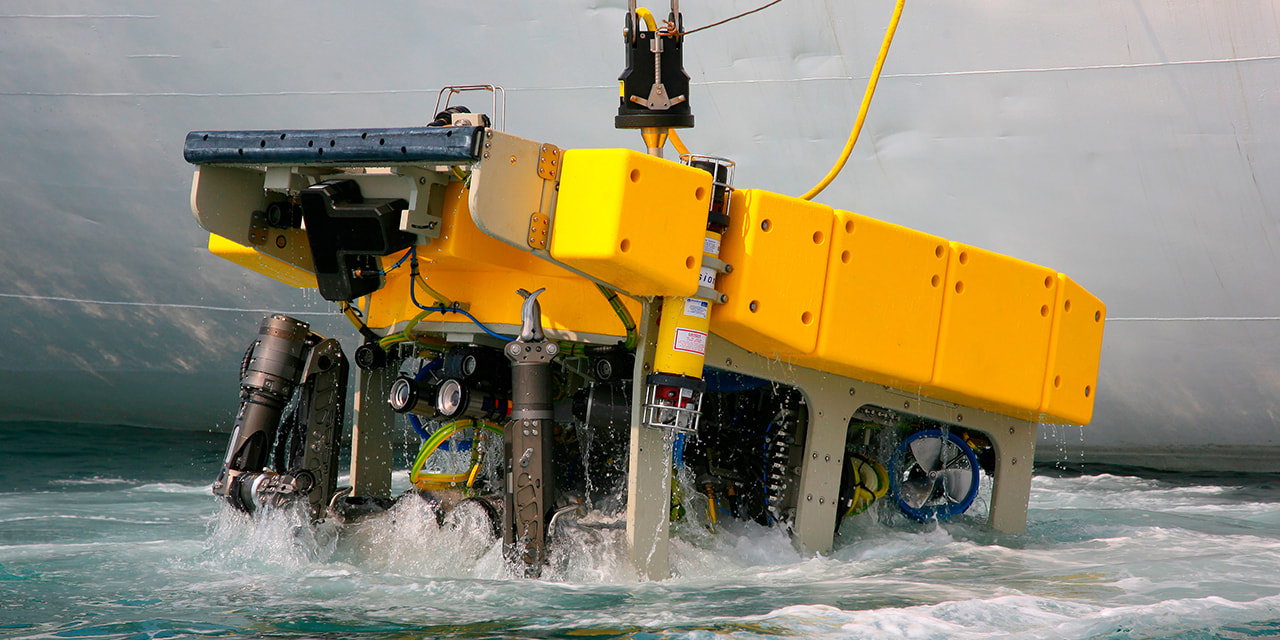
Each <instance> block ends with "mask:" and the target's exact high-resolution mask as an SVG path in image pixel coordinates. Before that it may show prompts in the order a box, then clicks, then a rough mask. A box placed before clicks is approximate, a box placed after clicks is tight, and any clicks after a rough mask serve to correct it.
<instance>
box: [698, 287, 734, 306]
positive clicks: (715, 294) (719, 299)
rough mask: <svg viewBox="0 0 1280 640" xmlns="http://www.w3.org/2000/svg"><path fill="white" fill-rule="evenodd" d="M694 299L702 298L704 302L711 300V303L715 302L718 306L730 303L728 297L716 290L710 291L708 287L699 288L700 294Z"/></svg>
mask: <svg viewBox="0 0 1280 640" xmlns="http://www.w3.org/2000/svg"><path fill="white" fill-rule="evenodd" d="M693 297H695V298H702V299H703V300H710V301H711V302H714V303H716V304H724V303H726V302H728V301H729V296H728V295H726V294H723V293H720V292H719V291H716V290H715V289H709V288H707V287H698V292H697V293H695V294H693Z"/></svg>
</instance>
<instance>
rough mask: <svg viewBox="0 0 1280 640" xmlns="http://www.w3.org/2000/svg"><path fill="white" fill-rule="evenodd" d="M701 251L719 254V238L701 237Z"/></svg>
mask: <svg viewBox="0 0 1280 640" xmlns="http://www.w3.org/2000/svg"><path fill="white" fill-rule="evenodd" d="M702 252H703V253H709V254H711V255H713V256H718V255H720V239H719V238H703V239H702Z"/></svg>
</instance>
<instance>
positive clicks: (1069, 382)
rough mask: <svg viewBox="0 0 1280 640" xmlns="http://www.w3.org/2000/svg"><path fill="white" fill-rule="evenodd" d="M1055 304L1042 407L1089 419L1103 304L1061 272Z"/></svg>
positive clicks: (1050, 414)
mask: <svg viewBox="0 0 1280 640" xmlns="http://www.w3.org/2000/svg"><path fill="white" fill-rule="evenodd" d="M1054 304H1055V308H1056V311H1055V312H1054V315H1053V329H1052V332H1051V333H1052V336H1051V338H1050V342H1049V345H1050V346H1049V367H1048V370H1047V371H1046V374H1045V382H1044V397H1043V400H1042V401H1041V403H1040V411H1041V412H1042V413H1043V414H1044V418H1045V419H1046V420H1050V421H1053V422H1058V423H1068V424H1080V425H1083V424H1088V423H1089V421H1090V420H1091V419H1093V403H1094V398H1095V397H1096V396H1097V393H1096V392H1097V389H1098V365H1099V364H1100V359H1101V357H1102V330H1103V328H1104V327H1105V325H1106V321H1107V307H1106V305H1104V304H1102V301H1101V300H1099V299H1098V298H1096V297H1094V295H1093V294H1092V293H1089V292H1088V291H1087V290H1085V288H1084V287H1082V286H1080V285H1079V284H1076V282H1075V281H1074V280H1072V279H1071V278H1068V277H1067V276H1065V275H1063V274H1061V273H1059V274H1058V294H1057V298H1056V300H1055V301H1054Z"/></svg>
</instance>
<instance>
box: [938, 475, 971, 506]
mask: <svg viewBox="0 0 1280 640" xmlns="http://www.w3.org/2000/svg"><path fill="white" fill-rule="evenodd" d="M938 476H939V477H940V478H942V490H943V491H945V492H946V494H947V499H948V500H950V501H951V502H963V501H964V499H965V498H966V497H968V495H969V490H970V489H972V488H973V470H972V469H945V470H943V471H942V472H941V473H939V474H938Z"/></svg>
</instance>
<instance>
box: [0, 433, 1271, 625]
mask: <svg viewBox="0 0 1280 640" xmlns="http://www.w3.org/2000/svg"><path fill="white" fill-rule="evenodd" d="M225 445H226V436H225V435H224V434H217V433H203V432H194V431H193V432H173V431H162V430H152V429H137V428H122V427H78V426H65V425H27V424H12V423H10V424H0V637H11V638H180V637H206V636H209V637H227V638H238V637H263V636H267V637H275V638H295V637H296V638H317V637H319V638H508V637H516V638H569V637H575V638H576V637H584V636H586V637H602V638H765V637H787V638H809V637H814V638H1177V639H1187V640H1191V639H1200V638H1245V637H1260V636H1269V635H1280V492H1278V491H1277V488H1278V487H1280V476H1277V475H1259V474H1252V475H1250V474H1237V473H1231V472H1230V471H1229V470H1224V471H1223V472H1222V473H1219V474H1212V475H1207V474H1197V475H1185V474H1165V473H1157V472H1150V471H1141V470H1137V469H1128V468H1119V467H1112V468H1105V469H1104V468H1091V467H1084V468H1083V469H1082V470H1081V469H1079V468H1071V469H1060V468H1056V467H1055V466H1053V465H1043V466H1041V467H1037V475H1036V479H1035V481H1034V483H1033V487H1032V497H1031V509H1030V512H1029V526H1028V530H1027V533H1026V534H1025V535H1021V536H1012V535H1004V534H998V533H995V532H993V531H991V530H989V529H987V528H985V527H984V526H982V525H981V524H980V523H977V522H973V521H969V520H966V519H963V518H961V519H960V520H957V521H953V522H947V523H926V524H921V525H914V526H905V527H904V526H889V525H887V524H884V521H885V520H886V519H885V518H879V517H876V515H875V514H874V513H868V514H867V515H864V516H860V517H857V518H855V519H854V520H851V521H848V522H847V523H846V524H845V526H844V527H843V528H842V530H841V534H840V536H839V538H838V540H837V545H836V548H835V550H834V551H832V552H831V553H830V554H826V555H822V556H816V557H815V556H809V555H804V554H800V553H798V552H797V551H796V550H795V549H794V548H793V547H792V545H791V543H790V540H789V539H788V537H787V535H786V533H785V532H783V531H782V530H780V529H769V528H764V527H760V526H757V525H754V524H729V523H724V522H722V523H721V524H720V526H718V527H717V528H716V531H715V532H714V533H713V532H710V531H707V530H706V529H705V528H703V527H701V526H698V525H696V524H695V523H685V524H683V525H677V526H676V530H677V537H676V539H675V540H673V542H672V566H673V570H674V573H675V575H674V576H673V577H672V578H670V579H667V580H661V581H645V580H642V579H640V578H639V577H638V575H637V572H636V570H635V568H634V566H633V565H632V564H631V563H630V560H629V559H628V555H627V552H626V544H625V533H624V530H623V529H622V528H620V527H619V523H616V522H612V523H611V522H608V521H607V518H603V519H601V521H599V522H595V523H594V524H593V525H592V526H586V525H584V524H582V523H579V524H577V525H574V526H569V527H566V529H565V532H564V534H563V538H562V541H561V543H560V544H559V545H558V546H557V547H556V548H555V549H553V551H552V553H551V556H552V557H551V560H550V563H549V565H548V568H547V570H546V571H545V572H544V574H543V576H542V577H541V578H540V579H536V580H534V579H525V578H521V577H518V576H517V575H516V573H515V572H513V571H512V569H511V567H509V566H507V564H506V563H505V562H504V561H503V559H502V553H501V549H500V548H498V545H496V544H493V543H492V542H490V541H487V540H486V539H485V538H484V537H483V536H478V535H475V534H476V529H478V528H479V527H480V524H479V523H470V522H467V521H465V520H460V521H457V522H452V521H449V522H445V523H444V524H443V525H442V524H440V523H439V522H438V520H437V518H436V515H435V513H434V512H433V511H432V510H431V507H430V505H427V504H426V503H424V502H422V501H420V500H416V499H411V500H410V499H407V500H402V501H401V502H400V503H399V504H398V505H397V506H396V507H395V508H394V509H392V510H391V511H390V512H388V513H384V514H381V515H379V516H376V517H374V518H371V519H369V520H366V521H364V522H362V523H360V524H357V525H349V526H346V527H342V528H339V527H337V526H332V525H321V526H319V527H312V526H309V525H308V524H307V523H306V522H305V521H304V518H302V517H301V516H300V514H297V513H294V512H290V511H287V510H286V511H277V512H273V513H266V514H260V515H259V516H258V517H256V518H249V517H246V516H244V515H243V514H239V513H235V512H233V511H231V510H229V509H227V508H226V507H224V506H222V505H221V504H219V502H218V501H216V500H215V499H214V497H213V496H212V495H210V493H209V489H208V486H209V483H210V481H211V479H212V478H213V476H214V475H215V474H216V472H217V468H218V466H219V464H220V458H221V455H222V453H223V451H224V448H225ZM1065 457H1066V458H1072V459H1074V458H1078V456H1076V455H1075V454H1071V455H1067V456H1065ZM397 481H398V482H399V483H401V484H403V483H404V478H403V475H398V476H397ZM984 481H985V479H984ZM886 506H887V505H886Z"/></svg>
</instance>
